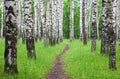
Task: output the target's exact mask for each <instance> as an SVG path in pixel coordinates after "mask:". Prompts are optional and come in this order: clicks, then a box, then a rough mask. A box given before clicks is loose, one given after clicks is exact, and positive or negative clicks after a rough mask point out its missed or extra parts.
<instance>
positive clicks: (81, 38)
mask: <svg viewBox="0 0 120 79" xmlns="http://www.w3.org/2000/svg"><path fill="white" fill-rule="evenodd" d="M82 1H83V0H80V22H79V23H80V24H79V28H80V40H83V31H82Z"/></svg>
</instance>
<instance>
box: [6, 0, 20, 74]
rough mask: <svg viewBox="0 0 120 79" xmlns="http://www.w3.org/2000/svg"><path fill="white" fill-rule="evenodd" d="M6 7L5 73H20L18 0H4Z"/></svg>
mask: <svg viewBox="0 0 120 79" xmlns="http://www.w3.org/2000/svg"><path fill="white" fill-rule="evenodd" d="M4 7H5V19H4V21H5V27H6V36H5V53H4V60H5V65H4V71H5V72H7V73H18V69H17V37H18V24H17V18H18V3H17V0H12V1H9V0H4Z"/></svg>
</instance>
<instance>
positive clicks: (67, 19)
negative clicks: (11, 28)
mask: <svg viewBox="0 0 120 79" xmlns="http://www.w3.org/2000/svg"><path fill="white" fill-rule="evenodd" d="M74 1H75V2H74V3H75V8H74V33H75V34H74V35H75V38H79V13H80V11H79V7H80V6H79V2H80V1H79V0H74ZM46 3H47V1H46V0H44V5H45V6H46ZM101 3H102V0H98V17H99V18H98V21H99V22H98V23H99V24H98V25H99V31H100V32H101V22H102V21H101ZM0 4H1V1H0ZM1 6H2V4H1V5H0V28H1V24H2V23H1V22H2V8H1ZM21 8H22V6H21ZM21 10H22V9H21ZM90 11H91V10H90ZM90 11H89V12H90ZM21 13H22V11H21ZM32 14H33V18H34V1H33V0H32ZM89 16H91V13H89ZM69 26H70V0H64V7H63V32H64V38H69V33H70V30H69ZM89 27H90V22H89Z"/></svg>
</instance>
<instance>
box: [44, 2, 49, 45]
mask: <svg viewBox="0 0 120 79" xmlns="http://www.w3.org/2000/svg"><path fill="white" fill-rule="evenodd" d="M49 31H50V0H48V1H47V10H46V25H45V29H44V35H45V37H44V45H45V46H48V45H49Z"/></svg>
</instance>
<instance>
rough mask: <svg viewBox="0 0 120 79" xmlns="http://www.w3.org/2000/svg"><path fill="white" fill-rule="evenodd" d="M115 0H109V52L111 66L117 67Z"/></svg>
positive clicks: (111, 67)
mask: <svg viewBox="0 0 120 79" xmlns="http://www.w3.org/2000/svg"><path fill="white" fill-rule="evenodd" d="M113 4H114V1H112V0H108V10H107V15H108V30H109V31H108V37H109V46H110V54H109V68H110V69H116V33H115V30H116V29H115V26H114V18H113V17H114V14H113V13H114V12H113V11H114V9H113Z"/></svg>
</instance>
